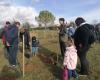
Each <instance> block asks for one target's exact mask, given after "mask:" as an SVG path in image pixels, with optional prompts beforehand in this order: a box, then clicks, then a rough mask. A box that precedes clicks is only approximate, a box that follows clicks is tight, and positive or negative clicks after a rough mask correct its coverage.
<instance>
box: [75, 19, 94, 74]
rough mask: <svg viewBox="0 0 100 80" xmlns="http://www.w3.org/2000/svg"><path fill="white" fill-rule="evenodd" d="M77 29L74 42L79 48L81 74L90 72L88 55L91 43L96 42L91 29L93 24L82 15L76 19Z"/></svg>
mask: <svg viewBox="0 0 100 80" xmlns="http://www.w3.org/2000/svg"><path fill="white" fill-rule="evenodd" d="M75 23H76V25H77V27H78V28H77V29H76V31H75V34H74V42H75V46H76V48H77V51H78V52H77V53H78V56H79V59H80V63H81V71H80V74H81V75H88V74H89V63H88V61H87V58H86V55H87V51H88V50H89V48H90V46H91V44H92V43H93V42H94V38H93V37H94V35H92V32H91V29H93V26H92V25H90V24H87V23H85V20H84V19H83V18H81V17H79V18H77V19H76V21H75Z"/></svg>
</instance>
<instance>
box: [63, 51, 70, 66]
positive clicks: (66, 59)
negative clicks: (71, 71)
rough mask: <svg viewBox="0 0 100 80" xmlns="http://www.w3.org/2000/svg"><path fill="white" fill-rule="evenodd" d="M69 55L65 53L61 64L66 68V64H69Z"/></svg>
mask: <svg viewBox="0 0 100 80" xmlns="http://www.w3.org/2000/svg"><path fill="white" fill-rule="evenodd" d="M69 56H70V55H69V54H68V52H66V53H65V56H64V62H63V65H64V66H67V64H68V62H69Z"/></svg>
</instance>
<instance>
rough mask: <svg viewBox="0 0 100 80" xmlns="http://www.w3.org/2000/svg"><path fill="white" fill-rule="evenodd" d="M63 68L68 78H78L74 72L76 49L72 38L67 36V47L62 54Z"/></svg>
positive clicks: (70, 79)
mask: <svg viewBox="0 0 100 80" xmlns="http://www.w3.org/2000/svg"><path fill="white" fill-rule="evenodd" d="M63 65H64V69H67V70H68V78H69V80H72V78H76V80H77V78H78V76H77V73H76V70H75V69H76V65H77V50H76V49H75V46H74V41H73V40H72V38H69V39H68V41H67V48H66V52H65V56H64V62H63Z"/></svg>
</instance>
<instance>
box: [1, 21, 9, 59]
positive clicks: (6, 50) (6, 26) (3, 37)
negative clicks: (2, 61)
mask: <svg viewBox="0 0 100 80" xmlns="http://www.w3.org/2000/svg"><path fill="white" fill-rule="evenodd" d="M10 25H11V23H10V22H9V21H6V24H5V26H4V29H3V33H2V43H3V45H4V56H5V58H6V59H8V53H7V52H8V46H7V44H6V40H5V33H6V32H7V31H8V28H9V27H10Z"/></svg>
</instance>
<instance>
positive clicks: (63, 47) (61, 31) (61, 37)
mask: <svg viewBox="0 0 100 80" xmlns="http://www.w3.org/2000/svg"><path fill="white" fill-rule="evenodd" d="M59 23H60V27H59V43H60V49H61V55H62V57H63V58H64V53H65V50H66V45H65V42H64V39H66V38H65V37H66V36H65V35H66V25H65V19H64V18H59Z"/></svg>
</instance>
